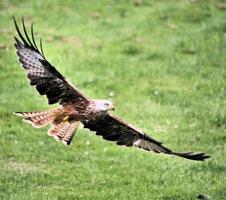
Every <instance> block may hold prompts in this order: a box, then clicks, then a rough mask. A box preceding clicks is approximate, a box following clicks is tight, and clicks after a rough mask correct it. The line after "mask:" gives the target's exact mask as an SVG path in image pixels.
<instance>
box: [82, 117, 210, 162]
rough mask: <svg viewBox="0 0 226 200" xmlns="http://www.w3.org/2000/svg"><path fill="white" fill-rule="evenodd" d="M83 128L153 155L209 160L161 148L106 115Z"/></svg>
mask: <svg viewBox="0 0 226 200" xmlns="http://www.w3.org/2000/svg"><path fill="white" fill-rule="evenodd" d="M83 124H84V128H88V129H90V130H91V131H95V132H96V135H101V136H102V137H103V138H104V139H105V140H110V141H115V142H116V144H118V145H125V146H128V147H130V146H136V147H138V148H142V149H145V150H147V151H154V152H155V153H165V154H170V155H177V156H180V157H183V158H187V159H191V160H199V161H203V160H205V159H207V158H209V156H208V155H205V154H204V153H193V152H186V153H177V152H173V151H172V150H170V149H168V148H167V147H165V146H163V145H162V143H160V142H158V141H156V140H154V139H153V138H151V137H150V136H148V135H146V134H144V133H143V132H142V131H141V130H138V129H137V128H135V127H132V126H131V125H129V124H128V123H126V122H124V121H122V120H121V119H119V118H118V117H115V116H113V115H111V114H107V115H106V116H104V117H99V118H96V119H92V120H89V121H83Z"/></svg>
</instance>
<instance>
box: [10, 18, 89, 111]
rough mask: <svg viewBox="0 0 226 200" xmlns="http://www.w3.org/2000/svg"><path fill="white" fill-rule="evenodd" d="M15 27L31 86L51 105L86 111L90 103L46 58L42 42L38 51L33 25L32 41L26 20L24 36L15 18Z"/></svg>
mask: <svg viewBox="0 0 226 200" xmlns="http://www.w3.org/2000/svg"><path fill="white" fill-rule="evenodd" d="M14 23H15V27H16V30H17V33H18V35H19V38H20V40H19V39H17V38H16V37H15V41H16V43H15V47H16V49H17V55H18V58H19V62H20V63H21V65H22V67H23V68H24V69H25V70H26V71H27V77H28V79H30V85H33V86H36V89H37V91H38V92H39V94H40V95H46V96H47V98H48V103H49V104H54V103H57V102H58V103H60V104H61V105H63V106H64V105H68V104H73V105H74V106H76V105H78V106H79V109H83V108H84V109H85V108H86V106H87V105H88V103H89V101H88V99H87V98H86V97H84V96H83V95H82V94H81V93H80V92H79V91H78V90H77V89H75V88H74V87H72V86H71V85H70V84H69V83H68V82H67V81H66V80H65V78H64V77H63V76H62V75H61V74H60V73H59V72H58V71H57V70H56V69H55V67H53V66H52V65H51V64H50V63H49V62H48V61H47V60H46V58H45V56H44V52H43V48H42V41H41V40H40V49H41V51H40V50H39V49H38V47H37V45H36V42H35V38H34V30H33V24H32V25H31V39H30V38H29V35H28V33H27V31H26V27H25V23H24V19H23V18H22V26H23V32H24V35H23V34H22V33H21V31H20V29H19V27H18V25H17V22H16V20H15V18H14Z"/></svg>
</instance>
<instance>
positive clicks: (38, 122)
mask: <svg viewBox="0 0 226 200" xmlns="http://www.w3.org/2000/svg"><path fill="white" fill-rule="evenodd" d="M59 110H60V109H55V110H47V111H41V112H15V113H14V114H15V115H18V116H21V117H23V118H24V119H23V121H24V122H27V123H30V124H32V126H34V127H36V128H40V127H43V126H46V125H47V124H49V123H52V122H53V120H54V119H55V116H56V114H57V113H58V112H59Z"/></svg>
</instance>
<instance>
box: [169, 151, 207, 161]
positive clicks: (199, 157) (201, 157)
mask: <svg viewBox="0 0 226 200" xmlns="http://www.w3.org/2000/svg"><path fill="white" fill-rule="evenodd" d="M173 155H177V156H179V157H182V158H186V159H189V160H195V161H205V160H206V159H208V158H211V156H209V155H207V154H206V153H193V152H186V153H175V152H173Z"/></svg>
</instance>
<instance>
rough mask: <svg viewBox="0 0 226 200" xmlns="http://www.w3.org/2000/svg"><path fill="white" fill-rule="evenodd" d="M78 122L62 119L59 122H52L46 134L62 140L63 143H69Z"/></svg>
mask: <svg viewBox="0 0 226 200" xmlns="http://www.w3.org/2000/svg"><path fill="white" fill-rule="evenodd" d="M79 123H80V122H79V121H75V122H73V123H70V122H67V121H63V122H61V123H59V124H52V128H51V129H49V131H48V135H50V136H53V137H54V138H55V139H56V140H59V141H61V142H63V143H64V144H65V145H69V144H70V143H71V141H72V139H73V136H74V134H75V132H76V130H77V128H78V126H79Z"/></svg>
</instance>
